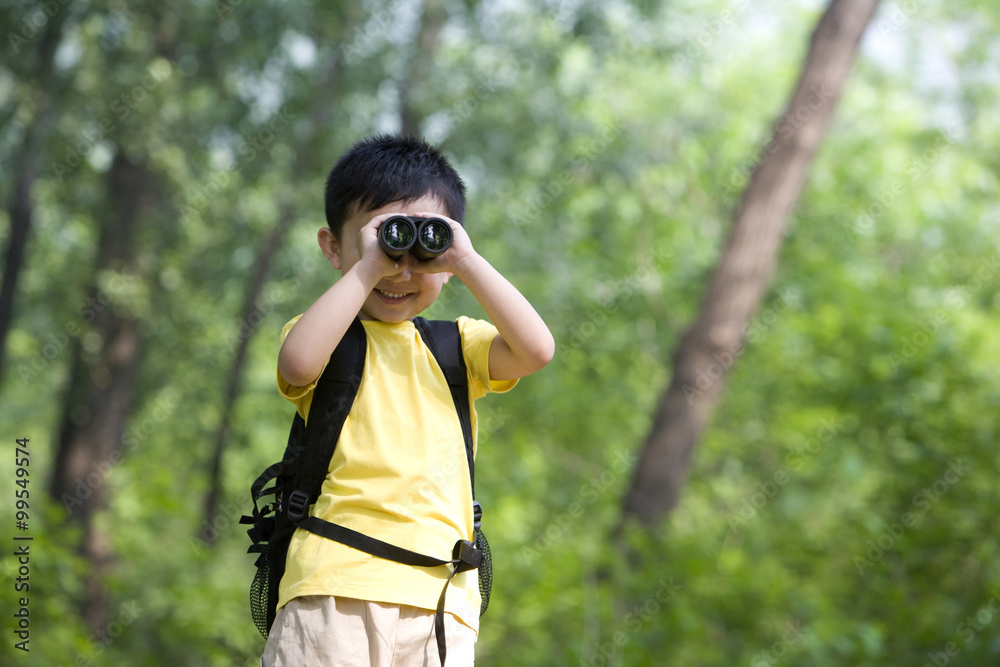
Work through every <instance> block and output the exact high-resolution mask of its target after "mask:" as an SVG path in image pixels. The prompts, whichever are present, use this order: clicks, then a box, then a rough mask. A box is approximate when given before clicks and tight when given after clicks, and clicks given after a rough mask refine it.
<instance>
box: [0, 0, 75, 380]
mask: <svg viewBox="0 0 1000 667" xmlns="http://www.w3.org/2000/svg"><path fill="white" fill-rule="evenodd" d="M65 15H66V12H59V13H58V14H56V16H54V17H53V19H52V20H51V21H49V23H48V25H47V26H46V28H45V33H44V35H43V36H42V38H41V45H40V48H39V52H38V58H39V62H38V71H37V72H36V73H34V74H35V77H36V81H37V84H38V87H39V94H40V95H41V96H42V97H43V101H42V103H41V111H40V113H39V114H38V115H37V116H36V118H35V121H34V123H33V124H32V126H31V127H29V128H28V129H27V130H26V131H25V135H24V141H23V143H22V145H21V150H20V151H19V152H18V154H17V156H16V158H15V159H14V160H13V161H12V163H11V165H12V168H13V169H14V173H15V174H16V176H15V178H14V184H13V192H12V193H11V199H10V205H9V206H8V209H7V212H8V216H9V217H10V236H9V238H8V239H7V249H6V251H5V252H4V265H3V285H2V287H0V380H2V379H3V372H4V366H5V364H4V361H5V359H6V352H7V335H8V334H9V333H10V330H11V328H12V327H13V324H14V297H15V295H16V294H17V283H18V279H19V278H20V275H21V271H22V270H23V269H24V261H25V257H26V256H27V248H28V239H29V237H30V234H31V222H32V215H33V212H32V206H31V190H32V187H33V186H34V184H35V178H36V176H37V172H38V167H37V164H38V157H39V155H40V148H41V146H43V145H44V144H45V139H46V137H48V134H49V132H50V131H51V129H52V125H53V124H54V122H55V117H56V107H57V104H56V103H55V102H54V101H53V98H54V97H55V95H56V91H55V89H56V86H57V83H56V79H55V78H54V77H53V76H52V67H53V61H54V59H55V54H56V49H58V47H59V44H60V43H61V41H62V27H63V23H64V22H65V20H66V16H65ZM12 116H13V114H12Z"/></svg>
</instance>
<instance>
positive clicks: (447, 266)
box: [410, 211, 476, 280]
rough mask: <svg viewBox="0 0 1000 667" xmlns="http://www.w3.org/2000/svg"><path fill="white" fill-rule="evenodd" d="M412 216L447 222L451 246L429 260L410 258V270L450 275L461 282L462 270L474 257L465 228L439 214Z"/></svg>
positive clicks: (430, 213)
mask: <svg viewBox="0 0 1000 667" xmlns="http://www.w3.org/2000/svg"><path fill="white" fill-rule="evenodd" d="M413 216H415V217H421V218H438V219H439V220H444V221H445V222H447V223H448V224H449V225H450V226H451V245H450V246H449V247H448V249H447V250H445V251H444V252H443V253H441V254H440V255H438V256H437V257H433V258H431V259H427V260H422V261H421V260H419V259H417V258H416V257H411V260H412V264H411V265H410V270H412V271H413V272H415V273H451V274H454V275H455V276H457V277H458V279H459V280H461V279H462V269H463V268H464V266H465V265H466V263H467V262H468V260H469V259H470V258H472V257H475V256H476V250H475V248H473V247H472V240H471V239H470V238H469V234H468V233H467V232H466V231H465V227H463V226H462V225H460V224H459V223H457V222H455V221H454V220H452V219H451V218H449V217H447V216H444V215H441V214H440V213H433V212H427V211H423V212H420V213H414V214H413Z"/></svg>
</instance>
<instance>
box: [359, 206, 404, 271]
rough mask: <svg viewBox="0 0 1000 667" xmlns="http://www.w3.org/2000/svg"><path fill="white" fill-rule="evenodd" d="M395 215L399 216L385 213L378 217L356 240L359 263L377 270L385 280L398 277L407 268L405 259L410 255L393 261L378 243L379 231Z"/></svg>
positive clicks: (364, 227)
mask: <svg viewBox="0 0 1000 667" xmlns="http://www.w3.org/2000/svg"><path fill="white" fill-rule="evenodd" d="M395 215H399V214H398V213H384V214H382V215H376V216H375V217H374V218H372V219H371V220H369V221H368V223H367V224H365V225H364V226H362V227H361V229H359V230H358V235H357V238H356V243H357V253H358V258H359V259H358V261H359V263H360V262H364V263H366V265H367V266H370V267H372V268H373V269H375V270H376V272H377V274H378V275H379V276H381V277H383V278H386V277H389V276H394V275H397V274H399V273H401V272H402V271H403V270H404V269H405V268H406V267H405V265H404V262H405V261H406V260H404V259H403V258H404V257H406V255H407V254H408V253H405V254H404V255H403V256H401V257H400V258H399V259H393V258H392V257H389V255H387V254H385V252H383V251H382V248H381V246H380V245H379V242H378V230H379V228H380V227H381V226H382V223H383V222H385V221H386V220H388V219H389V218H391V217H393V216H395Z"/></svg>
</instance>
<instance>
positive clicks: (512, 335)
mask: <svg viewBox="0 0 1000 667" xmlns="http://www.w3.org/2000/svg"><path fill="white" fill-rule="evenodd" d="M454 273H455V276H456V277H458V278H459V279H460V280H461V281H462V282H463V283H465V285H466V287H468V288H469V291H470V292H472V295H473V296H474V297H476V300H477V301H479V303H480V304H481V305H482V307H483V309H484V310H485V311H486V314H487V316H489V318H490V321H492V322H493V326H495V327H496V328H497V331H499V335H498V336H497V337H496V338H495V339H494V340H493V344H492V345H490V379H491V380H501V381H502V380H516V379H517V378H520V377H524V376H525V375H530V374H531V373H534V372H535V371H537V370H540V369H542V368H544V367H545V365H546V364H548V363H549V362H550V361H551V360H552V356H553V355H554V354H555V340H553V338H552V334H551V333H550V332H549V328H548V327H547V326H546V325H545V322H543V321H542V318H541V317H540V316H539V315H538V313H537V312H535V309H534V308H533V307H532V306H531V304H530V303H528V300H527V299H525V298H524V296H523V295H522V294H521V293H520V292H519V291H518V290H517V288H516V287H514V286H513V285H512V284H511V283H510V281H508V280H507V279H506V278H504V277H503V276H502V275H501V274H500V272H499V271H497V270H496V269H495V268H493V266H492V265H491V264H490V263H489V262H487V261H486V259H485V258H483V257H482V256H481V255H478V254H475V253H472V254H469V255H468V256H467V257H465V258H463V259H462V261H461V262H460V263H458V264H457V265H456V266H455V271H454Z"/></svg>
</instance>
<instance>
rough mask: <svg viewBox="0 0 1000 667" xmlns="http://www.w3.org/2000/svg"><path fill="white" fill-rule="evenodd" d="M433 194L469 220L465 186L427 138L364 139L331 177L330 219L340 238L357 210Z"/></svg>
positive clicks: (328, 186)
mask: <svg viewBox="0 0 1000 667" xmlns="http://www.w3.org/2000/svg"><path fill="white" fill-rule="evenodd" d="M424 195H430V196H433V197H435V198H437V199H438V200H440V201H441V203H442V204H443V206H444V210H445V213H447V215H448V217H449V218H452V219H453V220H455V221H456V222H458V223H462V224H464V222H465V184H464V183H463V182H462V179H461V178H460V177H459V175H458V172H456V171H455V169H454V167H452V166H451V164H450V163H449V162H448V160H447V158H445V156H444V155H442V154H441V152H440V151H438V150H437V149H436V148H434V147H433V146H431V145H430V144H428V143H427V142H426V141H423V140H422V139H417V138H414V137H402V136H399V135H393V134H379V135H376V136H373V137H369V138H367V139H362V140H361V141H359V142H358V143H356V144H354V146H353V147H351V149H350V150H349V151H347V152H346V153H344V155H343V156H342V157H341V158H340V160H338V161H337V164H336V166H334V168H333V169H331V170H330V175H329V176H327V178H326V189H325V196H324V204H325V207H326V223H327V225H329V227H330V230H331V231H333V233H334V235H335V236H336V237H337V238H340V230H341V229H342V228H343V226H344V222H345V221H346V220H347V219H348V218H349V217H350V216H351V215H353V214H354V213H356V212H363V211H374V210H376V209H379V208H382V207H383V206H385V205H386V204H391V203H393V202H403V201H412V200H415V199H420V198H421V197H423V196H424Z"/></svg>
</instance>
